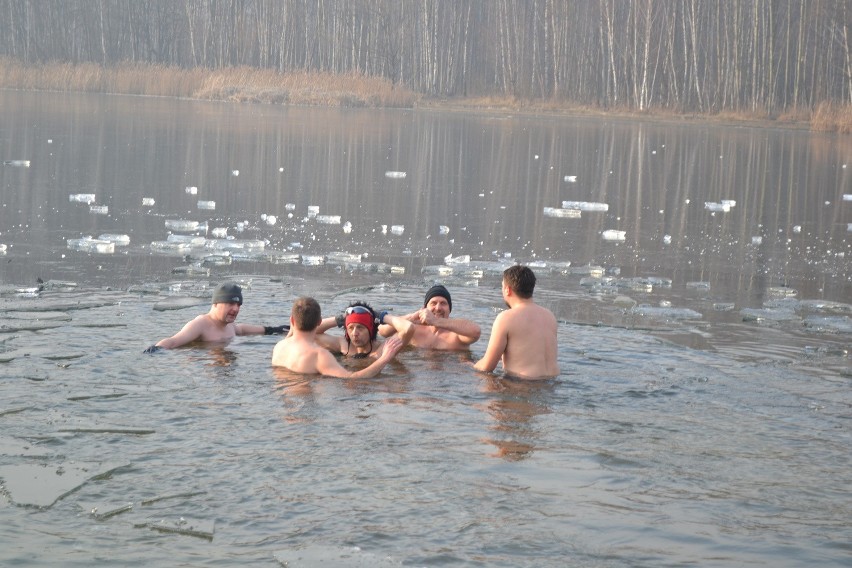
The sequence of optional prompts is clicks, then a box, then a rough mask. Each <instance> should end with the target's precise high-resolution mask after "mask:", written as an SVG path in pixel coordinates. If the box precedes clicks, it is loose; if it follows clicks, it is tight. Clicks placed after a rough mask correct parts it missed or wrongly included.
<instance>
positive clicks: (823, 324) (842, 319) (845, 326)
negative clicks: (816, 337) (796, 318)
mask: <svg viewBox="0 0 852 568" xmlns="http://www.w3.org/2000/svg"><path fill="white" fill-rule="evenodd" d="M802 324H803V325H804V326H805V327H806V328H808V329H811V330H814V331H820V332H823V333H826V332H828V333H844V334H850V333H852V319H850V318H849V317H847V316H816V315H812V316H807V317H806V318H805V319H804V320H803V321H802Z"/></svg>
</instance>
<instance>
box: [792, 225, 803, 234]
mask: <svg viewBox="0 0 852 568" xmlns="http://www.w3.org/2000/svg"><path fill="white" fill-rule="evenodd" d="M793 232H794V233H796V234H798V233H801V232H802V226H801V225H793Z"/></svg>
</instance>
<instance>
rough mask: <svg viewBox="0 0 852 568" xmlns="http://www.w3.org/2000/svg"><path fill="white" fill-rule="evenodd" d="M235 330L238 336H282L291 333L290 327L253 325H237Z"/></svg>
mask: <svg viewBox="0 0 852 568" xmlns="http://www.w3.org/2000/svg"><path fill="white" fill-rule="evenodd" d="M234 330H235V332H236V334H237V335H276V334H278V335H280V334H286V333H287V332H288V331H290V326H289V325H275V326H270V325H254V324H251V323H235V324H234Z"/></svg>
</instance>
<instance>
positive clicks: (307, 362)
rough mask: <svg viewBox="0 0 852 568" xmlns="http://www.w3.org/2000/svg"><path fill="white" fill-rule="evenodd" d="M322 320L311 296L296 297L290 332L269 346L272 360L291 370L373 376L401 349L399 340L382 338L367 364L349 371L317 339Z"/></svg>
mask: <svg viewBox="0 0 852 568" xmlns="http://www.w3.org/2000/svg"><path fill="white" fill-rule="evenodd" d="M321 321H322V312H321V311H320V306H319V304H318V303H317V301H316V300H314V299H313V298H299V299H298V300H296V301H295V302H294V303H293V309H292V311H291V313H290V333H289V334H288V335H287V337H285V338H284V339H282V340H281V341H279V342H278V343H277V344H276V345H275V349H273V350H272V364H273V365H275V366H277V367H286V368H287V369H289V370H291V371H293V372H295V373H305V374H320V375H325V376H327V377H338V378H341V379H368V378H370V377H375V376H376V375H378V374H379V372H380V371H381V370H382V369H383V368H384V366H385V365H387V364H388V363H389V362H390V361H391V359H393V358H394V356H395V355H396V354H397V353H398V352H399V350H400V349H402V340H401V339H399V338H398V337H392V338H390V339H388V340H387V341H385V343H384V347H383V348H382V354H381V355H379V356H378V357H377V358H376V360H375V361H373V362H372V363H370V366H369V367H366V368H364V369H361V370H360V371H356V372H352V371H348V370H346V369H344V368H343V367H341V366H340V363H338V362H337V359H335V357H334V355H332V354H331V352H330V351H329V350H328V349H326V348H325V347H323V346H322V345H320V344H319V343H317V328H318V327H319V325H320V322H321Z"/></svg>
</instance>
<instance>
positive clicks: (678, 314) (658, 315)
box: [630, 304, 702, 320]
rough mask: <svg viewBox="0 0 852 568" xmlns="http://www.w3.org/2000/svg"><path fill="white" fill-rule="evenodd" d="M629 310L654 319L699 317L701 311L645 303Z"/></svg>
mask: <svg viewBox="0 0 852 568" xmlns="http://www.w3.org/2000/svg"><path fill="white" fill-rule="evenodd" d="M630 311H631V312H633V313H635V314H638V315H641V316H646V317H651V318H655V319H667V320H671V319H701V317H702V316H701V313H700V312H696V311H695V310H691V309H689V308H672V307H656V306H648V305H645V304H642V305H639V306H636V307H635V308H633V309H632V310H630Z"/></svg>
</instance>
